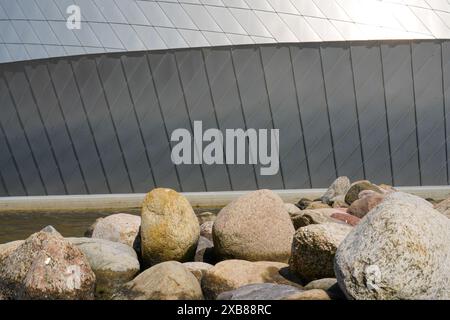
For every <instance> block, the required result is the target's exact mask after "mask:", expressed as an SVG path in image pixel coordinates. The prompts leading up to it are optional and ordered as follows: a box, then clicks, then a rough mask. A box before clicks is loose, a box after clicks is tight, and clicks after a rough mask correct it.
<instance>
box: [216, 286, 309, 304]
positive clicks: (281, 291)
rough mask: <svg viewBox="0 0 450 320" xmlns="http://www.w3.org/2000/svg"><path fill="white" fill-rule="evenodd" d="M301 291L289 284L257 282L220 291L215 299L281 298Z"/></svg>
mask: <svg viewBox="0 0 450 320" xmlns="http://www.w3.org/2000/svg"><path fill="white" fill-rule="evenodd" d="M301 291H302V290H301V289H299V288H297V287H293V286H289V285H283V284H274V283H257V284H249V285H246V286H243V287H240V288H238V289H235V290H232V291H227V292H224V293H221V294H219V296H218V297H217V300H282V299H284V298H286V297H288V296H291V295H293V294H296V293H299V292H301Z"/></svg>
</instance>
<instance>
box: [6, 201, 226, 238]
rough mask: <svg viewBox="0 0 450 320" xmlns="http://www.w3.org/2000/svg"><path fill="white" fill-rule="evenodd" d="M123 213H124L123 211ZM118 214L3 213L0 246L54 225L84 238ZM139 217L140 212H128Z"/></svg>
mask: <svg viewBox="0 0 450 320" xmlns="http://www.w3.org/2000/svg"><path fill="white" fill-rule="evenodd" d="M195 211H196V213H200V212H206V211H210V212H217V211H218V209H205V208H202V209H195ZM122 212H123V211H122ZM113 213H116V212H102V213H99V212H85V213H67V212H58V213H56V212H55V213H2V214H0V244H2V243H5V242H9V241H14V240H22V239H26V238H28V237H29V236H30V235H31V234H33V233H35V232H37V231H39V230H41V229H42V228H44V227H46V226H48V225H52V226H53V227H55V229H56V230H58V231H59V232H60V233H61V234H62V235H63V236H64V237H82V236H83V235H84V233H85V231H86V230H87V229H88V228H89V226H90V225H91V224H92V223H94V222H95V220H96V219H97V218H100V217H106V216H108V215H111V214H113ZM127 213H130V214H135V215H139V210H132V211H127Z"/></svg>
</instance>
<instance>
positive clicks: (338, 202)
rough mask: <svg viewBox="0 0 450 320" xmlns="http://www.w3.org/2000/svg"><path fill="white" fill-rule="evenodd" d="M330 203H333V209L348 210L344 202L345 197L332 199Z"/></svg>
mask: <svg viewBox="0 0 450 320" xmlns="http://www.w3.org/2000/svg"><path fill="white" fill-rule="evenodd" d="M331 202H332V203H333V204H332V205H331V206H332V207H333V208H348V207H349V205H348V204H347V202H345V195H343V196H337V197H334V198H332V199H331Z"/></svg>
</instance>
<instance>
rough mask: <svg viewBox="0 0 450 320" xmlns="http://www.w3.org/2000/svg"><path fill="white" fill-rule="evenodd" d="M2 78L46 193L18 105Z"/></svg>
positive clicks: (7, 84)
mask: <svg viewBox="0 0 450 320" xmlns="http://www.w3.org/2000/svg"><path fill="white" fill-rule="evenodd" d="M4 79H5V83H6V87H7V88H8V91H9V95H10V98H11V102H12V104H13V106H14V110H15V112H16V116H17V119H18V121H19V125H20V128H21V129H22V132H23V135H24V137H25V141H26V143H27V146H28V148H29V150H30V154H31V159H32V161H33V163H34V165H35V167H36V171H37V174H38V177H39V180H40V182H41V184H42V188H43V189H44V192H45V194H46V195H48V191H47V187H46V185H45V183H44V180H43V179H42V175H41V170H40V169H39V166H38V164H37V161H36V157H35V155H34V152H33V149H32V148H31V144H30V140H29V139H28V135H27V133H26V132H25V127H24V126H23V122H22V119H21V118H20V115H19V110H18V109H17V108H18V107H17V104H16V102H15V100H14V97H13V95H12V92H11V89H10V87H9V83H8V81H7V79H6V78H4Z"/></svg>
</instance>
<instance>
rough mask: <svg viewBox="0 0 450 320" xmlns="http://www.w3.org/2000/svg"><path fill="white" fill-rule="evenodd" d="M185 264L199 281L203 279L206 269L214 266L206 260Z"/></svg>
mask: <svg viewBox="0 0 450 320" xmlns="http://www.w3.org/2000/svg"><path fill="white" fill-rule="evenodd" d="M183 266H184V267H185V268H186V269H187V270H188V271H190V272H191V273H192V274H193V275H194V276H195V277H196V278H197V280H198V281H199V282H201V281H202V278H203V275H204V274H205V273H206V271H207V270H209V269H211V268H212V267H214V266H213V265H212V264H209V263H205V262H185V263H183Z"/></svg>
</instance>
